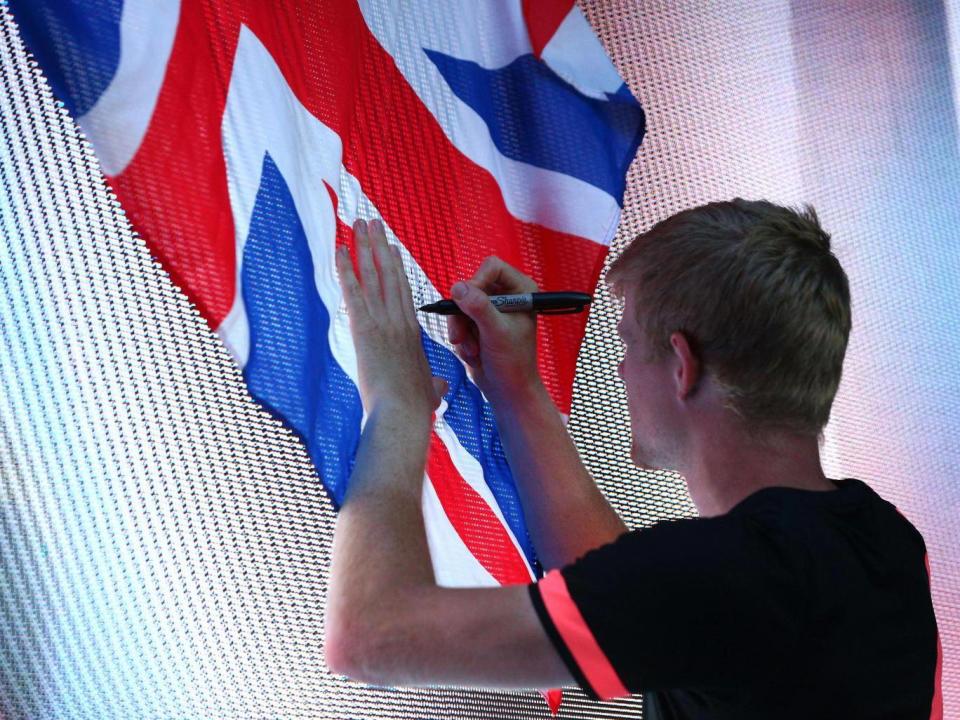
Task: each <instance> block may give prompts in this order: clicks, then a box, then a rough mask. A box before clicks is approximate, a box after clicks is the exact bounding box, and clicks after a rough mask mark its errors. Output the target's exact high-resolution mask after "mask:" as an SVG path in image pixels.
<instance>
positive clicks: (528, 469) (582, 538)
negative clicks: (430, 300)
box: [447, 255, 628, 569]
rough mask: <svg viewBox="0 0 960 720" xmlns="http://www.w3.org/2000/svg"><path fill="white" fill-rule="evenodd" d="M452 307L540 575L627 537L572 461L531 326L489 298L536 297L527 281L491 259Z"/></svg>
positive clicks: (455, 336)
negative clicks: (493, 419) (489, 411)
mask: <svg viewBox="0 0 960 720" xmlns="http://www.w3.org/2000/svg"><path fill="white" fill-rule="evenodd" d="M466 284H467V286H468V288H469V289H468V291H467V293H466V294H465V295H463V296H462V297H461V298H457V299H456V302H457V304H458V305H459V306H460V308H461V309H462V310H463V311H464V312H465V313H466V314H467V315H468V316H469V320H471V321H472V323H470V322H468V320H467V319H466V318H462V317H458V316H455V315H451V316H449V317H448V320H447V323H448V328H449V333H450V339H451V341H452V342H454V343H455V344H456V345H457V354H458V355H459V356H460V357H461V358H462V359H463V360H464V361H465V362H466V363H467V364H468V365H469V366H470V368H471V376H472V377H473V379H474V382H476V383H477V385H478V386H479V387H480V389H481V390H483V393H484V395H486V396H487V398H488V399H489V400H490V402H491V404H492V406H493V411H494V415H495V417H496V420H497V428H498V429H499V431H500V439H501V441H502V443H503V449H504V453H505V454H506V457H507V462H509V463H510V469H511V471H512V472H513V478H514V482H515V483H516V486H517V491H518V493H519V495H520V502H521V504H522V505H523V513H524V517H525V518H526V521H527V527H528V528H529V530H530V536H531V538H532V539H533V544H534V547H536V549H537V555H538V556H539V557H540V561H541V562H542V563H543V565H544V567H545V568H548V569H549V568H556V567H562V566H564V565H567V564H569V563H571V562H573V561H574V560H576V559H577V558H578V557H580V556H581V555H583V554H584V553H586V552H587V551H588V550H592V549H594V548H596V547H599V546H601V545H605V544H606V543H609V542H612V541H613V540H615V539H616V538H617V537H618V536H619V535H621V534H623V533H624V532H626V531H627V530H628V528H627V526H626V525H625V524H624V523H623V521H622V520H621V519H620V517H619V516H618V515H617V513H616V511H615V510H614V509H613V508H612V507H611V506H610V503H609V502H607V499H606V498H605V497H604V496H603V493H602V492H600V489H599V488H598V487H597V484H596V482H595V481H594V479H593V477H591V475H590V473H589V472H588V471H587V469H586V467H585V466H584V464H583V461H582V460H581V459H580V455H579V454H578V453H577V449H576V446H575V445H574V444H573V440H572V439H571V437H570V434H569V433H568V432H567V429H566V427H565V426H564V424H563V420H562V419H561V417H560V413H559V411H558V410H557V408H556V406H555V405H554V404H553V401H552V400H551V399H550V396H549V394H548V393H547V390H546V388H545V387H544V385H543V381H542V380H541V379H540V376H539V374H538V372H537V365H536V322H535V320H534V318H533V316H532V315H530V314H529V313H516V314H511V315H509V316H508V315H506V314H504V313H500V312H499V311H498V310H496V309H495V308H494V307H493V305H492V304H491V303H490V300H489V297H488V295H487V293H488V292H489V293H491V294H507V293H527V292H538V288H537V284H536V283H535V282H534V281H533V279H532V278H530V277H528V276H527V275H524V274H523V273H521V272H520V271H519V270H517V269H516V268H514V267H512V266H511V265H509V264H507V263H505V262H504V261H503V260H501V259H500V258H498V257H496V256H495V255H492V256H490V257H488V258H487V259H486V260H484V262H483V264H482V265H481V266H480V269H479V270H477V272H476V274H475V275H474V276H473V277H472V278H471V279H470V280H468V281H467V283H466Z"/></svg>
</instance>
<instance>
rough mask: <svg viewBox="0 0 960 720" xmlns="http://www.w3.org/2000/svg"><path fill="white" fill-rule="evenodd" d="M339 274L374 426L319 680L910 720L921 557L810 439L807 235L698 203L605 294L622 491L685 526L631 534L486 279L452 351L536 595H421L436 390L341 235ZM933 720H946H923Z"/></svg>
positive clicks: (505, 282) (931, 627) (926, 644)
mask: <svg viewBox="0 0 960 720" xmlns="http://www.w3.org/2000/svg"><path fill="white" fill-rule="evenodd" d="M355 232H356V235H357V255H358V264H359V270H360V278H359V279H358V278H357V277H356V276H355V275H354V272H353V265H352V262H351V260H350V258H349V256H348V255H346V254H344V253H341V254H340V255H339V256H338V261H337V266H338V270H339V272H340V277H341V282H342V284H343V287H344V293H345V297H346V303H347V308H348V312H349V314H350V323H351V331H352V333H353V336H354V341H355V344H356V349H357V357H358V363H359V375H360V378H359V379H360V393H361V396H362V399H363V403H364V407H365V408H366V410H367V412H368V414H369V420H368V424H367V426H366V428H365V430H364V434H363V437H362V439H361V444H360V450H359V453H358V456H357V462H356V466H355V469H354V473H353V476H352V478H351V484H350V491H349V495H348V497H347V500H346V502H345V503H344V505H343V508H342V510H341V512H340V516H339V519H338V522H337V529H336V534H335V538H334V550H333V568H332V575H331V580H330V591H329V597H328V605H327V617H326V623H327V625H326V636H327V645H326V653H327V663H328V665H329V666H330V668H331V669H332V670H334V671H335V672H339V673H343V674H346V675H349V676H351V677H354V678H356V679H359V680H363V681H366V682H369V683H375V684H384V685H455V686H483V687H491V688H546V687H553V686H558V685H565V684H569V683H570V682H572V681H576V682H577V683H578V684H579V685H580V686H581V687H582V688H583V689H584V690H585V691H586V692H587V693H588V694H590V695H591V696H592V697H594V698H603V699H606V698H612V697H618V696H622V695H626V694H629V693H634V692H644V693H645V694H644V708H645V717H647V718H693V717H696V718H754V717H756V718H781V717H805V718H809V717H845V718H854V717H857V718H860V717H863V718H868V717H884V718H925V719H926V718H930V717H935V716H936V713H937V712H938V708H940V707H941V706H940V705H939V704H938V703H939V702H940V700H939V684H938V677H937V673H938V670H937V668H938V638H937V630H936V624H935V620H934V615H933V609H932V605H931V601H930V592H929V578H928V575H927V569H926V566H925V560H926V556H925V548H924V543H923V540H922V538H921V537H920V535H919V533H918V532H917V531H916V530H915V529H914V528H913V527H912V526H911V525H910V523H909V522H907V521H906V520H905V519H904V518H903V517H902V516H901V515H900V514H899V513H898V512H897V510H896V509H895V508H894V507H893V506H892V505H890V504H889V503H887V502H885V501H883V500H882V499H880V498H879V497H878V496H877V495H876V494H875V493H874V492H873V491H872V490H870V488H869V487H867V485H865V484H863V483H862V482H860V481H858V480H853V479H848V480H841V481H833V480H829V479H827V478H826V477H825V476H824V474H823V471H822V469H821V465H820V458H819V451H818V437H819V433H820V431H821V430H822V428H823V426H824V425H825V424H826V422H827V419H828V416H829V411H830V405H831V403H832V401H833V397H834V394H835V393H836V390H837V386H838V384H839V381H840V374H841V367H842V362H843V356H844V353H845V350H846V345H847V337H848V334H849V330H850V302H849V292H848V287H847V278H846V275H845V274H844V272H843V270H842V269H841V267H840V265H839V263H838V261H837V259H836V257H834V255H833V254H832V253H831V252H830V238H829V236H828V235H827V234H826V233H825V232H824V231H823V230H822V229H821V227H820V225H819V223H818V221H817V218H816V215H815V214H814V212H813V210H812V209H807V210H806V211H804V212H797V211H793V210H790V209H787V208H783V207H779V206H776V205H773V204H771V203H768V202H746V201H743V200H739V199H737V200H734V201H732V202H722V203H712V204H709V205H706V206H703V207H699V208H693V209H691V210H687V211H684V212H682V213H679V214H678V215H675V216H673V217H671V218H668V219H667V220H664V221H663V222H661V223H659V224H658V225H656V226H655V227H654V228H653V229H652V230H650V231H649V232H647V233H646V234H644V235H641V236H640V237H638V238H637V239H636V240H634V241H633V243H631V244H630V246H629V247H628V248H627V249H626V250H625V251H624V252H623V254H622V255H621V256H620V257H619V258H618V259H617V260H616V262H615V263H614V264H613V266H612V267H611V268H610V271H609V273H608V275H607V282H608V283H609V284H610V285H611V288H612V290H613V292H614V293H615V295H617V296H618V297H621V298H622V299H623V300H624V310H623V316H622V318H621V320H620V324H619V326H618V330H619V333H620V335H621V337H622V339H623V342H624V344H625V355H624V358H623V361H622V362H621V363H620V367H619V373H620V377H621V378H622V380H623V382H624V385H625V387H626V392H627V400H628V405H629V408H630V422H631V431H632V435H633V440H632V448H631V456H632V460H633V462H634V463H635V464H637V465H638V466H640V467H648V468H652V467H666V468H672V469H675V470H677V471H678V472H679V473H681V474H682V475H683V477H684V478H685V480H686V482H687V487H688V489H689V492H690V496H691V498H692V499H693V501H694V503H695V504H696V506H697V509H698V510H699V513H700V516H701V517H699V518H695V519H685V520H679V521H671V522H663V523H659V524H657V525H655V526H654V527H652V528H648V529H644V530H639V531H632V532H629V531H628V529H627V528H626V526H625V525H624V524H623V522H622V521H621V520H620V518H619V517H618V516H617V514H616V512H614V510H613V509H612V508H611V507H610V505H609V504H608V503H607V501H606V499H605V498H604V496H603V495H602V494H601V492H600V491H599V490H598V488H597V487H596V485H595V484H594V482H593V480H592V478H591V477H590V475H589V473H588V472H587V470H586V469H585V468H584V466H583V464H582V462H581V461H580V459H579V457H578V455H577V452H576V449H575V447H574V446H573V444H572V442H571V440H570V438H569V436H568V434H567V432H566V429H565V428H564V426H563V424H562V422H561V420H560V418H559V415H558V413H557V412H556V409H555V407H554V406H553V404H552V402H551V401H550V398H549V397H548V395H547V393H546V391H545V389H544V386H543V384H542V382H541V381H540V378H539V376H538V373H537V364H536V353H535V347H536V345H535V338H536V324H535V318H534V317H533V316H531V315H527V314H510V315H507V314H501V313H499V312H497V311H496V310H495V309H494V308H493V306H492V305H491V303H489V301H488V300H487V294H496V293H511V292H530V291H535V290H537V286H536V284H535V283H534V282H533V281H532V280H531V279H530V278H529V277H527V276H525V275H523V274H522V273H520V272H519V271H517V270H516V269H514V268H512V267H510V266H509V265H507V264H506V263H504V262H503V261H501V260H499V259H498V258H496V257H490V258H487V260H486V261H485V262H484V263H483V265H482V266H481V267H480V269H479V270H478V272H477V273H476V275H475V276H474V277H473V278H472V279H471V280H470V281H468V282H467V283H465V284H463V283H458V284H457V286H455V287H454V288H453V297H454V298H455V299H456V301H457V303H458V304H459V305H460V307H461V308H462V309H463V310H464V312H465V313H466V315H467V316H468V317H466V318H463V317H451V318H450V319H449V322H448V328H449V332H450V339H451V342H453V343H454V344H455V345H456V346H457V348H458V354H459V355H460V357H461V358H462V359H463V360H464V361H465V362H466V363H467V364H468V365H469V366H470V372H471V376H472V378H473V379H474V381H475V382H476V383H477V385H478V386H479V387H480V388H481V390H483V392H484V394H485V395H486V396H487V398H488V399H489V400H490V402H491V404H492V406H493V408H494V412H495V415H496V420H497V425H498V427H499V429H500V433H501V437H502V440H503V445H504V449H505V452H506V455H507V459H508V460H509V462H510V466H511V469H512V471H513V474H514V477H515V478H516V482H517V485H518V488H519V492H520V497H521V500H522V502H523V507H524V512H525V515H526V519H527V524H528V527H529V529H530V532H531V535H532V538H533V541H534V544H535V546H536V549H537V552H538V554H539V556H540V558H541V560H542V562H543V565H544V567H545V568H546V569H547V570H549V572H547V574H546V576H545V577H544V578H543V579H542V580H541V581H540V582H539V583H536V584H532V585H529V586H515V587H502V588H486V589H449V588H440V587H437V586H436V585H435V583H434V578H433V574H432V570H431V566H430V560H429V557H428V553H427V545H426V540H425V537H424V530H423V519H422V516H421V512H420V497H421V495H420V493H421V481H422V475H423V470H424V464H425V457H426V449H427V444H428V437H429V433H430V423H431V413H432V411H433V410H434V409H435V408H436V407H437V405H438V403H439V400H440V396H441V395H442V394H443V392H445V383H444V382H443V381H442V380H439V379H438V378H432V377H431V374H430V370H429V367H428V365H427V363H426V359H425V358H424V355H423V352H422V350H421V347H420V340H419V327H418V324H417V320H416V317H415V311H414V309H413V305H412V301H411V298H410V289H409V285H408V284H407V281H406V278H405V275H404V273H403V270H402V266H401V264H400V261H399V255H398V254H397V253H396V252H395V251H393V250H390V249H388V246H387V244H386V241H385V239H384V235H383V229H382V226H381V225H380V224H379V223H378V222H376V221H374V222H373V223H371V225H370V227H369V230H368V229H367V227H366V226H365V224H364V223H362V222H359V223H358V224H357V225H356V226H355ZM940 712H941V714H942V710H940Z"/></svg>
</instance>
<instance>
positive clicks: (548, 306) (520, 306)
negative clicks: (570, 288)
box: [418, 292, 593, 315]
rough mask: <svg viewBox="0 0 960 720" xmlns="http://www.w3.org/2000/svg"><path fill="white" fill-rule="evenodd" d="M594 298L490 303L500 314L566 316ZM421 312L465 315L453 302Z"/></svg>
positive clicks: (550, 296) (550, 295)
mask: <svg viewBox="0 0 960 720" xmlns="http://www.w3.org/2000/svg"><path fill="white" fill-rule="evenodd" d="M591 300H593V298H592V297H590V296H589V295H587V294H586V293H579V292H536V293H520V294H518V295H490V302H491V303H493V306H494V307H495V308H496V309H497V310H499V311H500V312H533V313H537V314H540V315H565V314H567V313H578V312H583V310H584V309H585V308H586V306H587V305H589V304H590V301H591ZM418 309H419V310H422V311H423V312H428V313H436V314H437V315H464V314H465V313H464V312H463V311H462V310H461V309H460V308H459V307H458V306H457V303H456V302H455V301H453V300H440V301H439V302H435V303H431V304H429V305H423V306H421V307H420V308H418Z"/></svg>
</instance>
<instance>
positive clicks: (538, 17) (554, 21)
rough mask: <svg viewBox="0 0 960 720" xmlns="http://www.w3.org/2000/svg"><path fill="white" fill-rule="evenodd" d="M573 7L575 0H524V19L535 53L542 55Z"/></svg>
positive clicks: (538, 55)
mask: <svg viewBox="0 0 960 720" xmlns="http://www.w3.org/2000/svg"><path fill="white" fill-rule="evenodd" d="M572 8H573V0H523V20H524V22H525V23H526V24H527V32H528V33H529V35H530V44H531V45H532V46H533V54H534V55H536V56H537V57H540V54H541V53H542V52H543V48H545V47H546V46H547V43H548V42H550V38H552V37H553V35H554V33H556V32H557V28H558V27H560V23H562V22H563V19H564V18H565V17H566V16H567V15H568V14H569V13H570V10H571V9H572Z"/></svg>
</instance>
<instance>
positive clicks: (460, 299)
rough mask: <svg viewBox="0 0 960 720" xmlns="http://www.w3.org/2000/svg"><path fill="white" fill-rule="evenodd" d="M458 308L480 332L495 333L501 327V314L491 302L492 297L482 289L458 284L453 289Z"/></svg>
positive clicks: (452, 292) (461, 283)
mask: <svg viewBox="0 0 960 720" xmlns="http://www.w3.org/2000/svg"><path fill="white" fill-rule="evenodd" d="M450 294H451V295H452V296H453V299H454V301H455V302H456V303H457V307H459V308H460V309H461V310H463V312H464V313H466V315H467V316H468V317H469V318H470V319H471V320H473V321H474V322H475V323H476V324H477V327H478V328H480V332H481V333H482V332H495V331H496V330H498V329H499V327H500V321H501V318H500V312H499V311H498V310H497V309H496V308H495V307H494V306H493V303H491V302H490V296H489V295H487V294H486V293H485V292H484V291H483V290H481V289H480V288H477V287H474V286H473V285H470V284H468V283H465V282H462V281H461V282H458V283H457V284H455V285H454V286H453V288H451V293H450Z"/></svg>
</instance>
